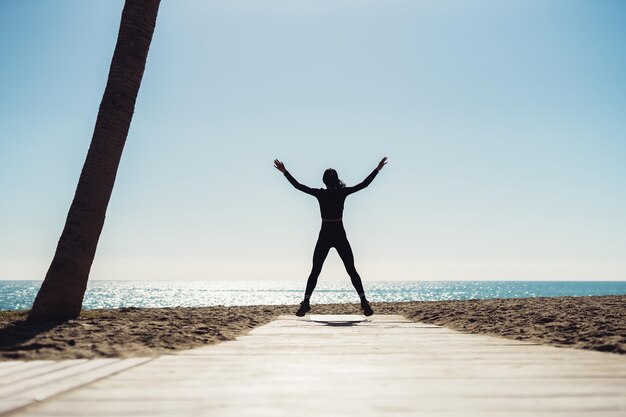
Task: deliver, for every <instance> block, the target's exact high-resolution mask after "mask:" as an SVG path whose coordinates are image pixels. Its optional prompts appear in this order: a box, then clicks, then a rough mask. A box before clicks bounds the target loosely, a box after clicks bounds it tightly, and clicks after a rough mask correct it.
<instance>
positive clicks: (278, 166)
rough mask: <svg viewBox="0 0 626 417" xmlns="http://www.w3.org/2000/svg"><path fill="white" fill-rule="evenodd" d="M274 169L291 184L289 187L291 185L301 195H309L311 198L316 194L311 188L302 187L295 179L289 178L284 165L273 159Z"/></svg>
mask: <svg viewBox="0 0 626 417" xmlns="http://www.w3.org/2000/svg"><path fill="white" fill-rule="evenodd" d="M274 168H276V169H277V170H279V171H280V172H282V173H283V174H284V175H285V177H286V178H287V180H288V181H289V182H290V183H291V185H293V186H294V187H295V188H296V189H298V190H300V191H302V192H303V193H307V194H311V195H313V196H314V195H315V194H316V193H315V190H314V189H313V188H310V187H307V186H306V185H302V184H300V183H299V182H298V181H296V179H295V178H294V177H292V176H291V174H290V173H289V171H287V168H286V167H285V164H283V163H282V162H280V161H279V160H278V159H274Z"/></svg>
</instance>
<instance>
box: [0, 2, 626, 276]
mask: <svg viewBox="0 0 626 417" xmlns="http://www.w3.org/2000/svg"><path fill="white" fill-rule="evenodd" d="M122 7H123V1H112V0H111V1H106V2H104V1H99V2H86V1H82V0H72V1H70V0H58V1H54V2H53V1H33V0H23V1H0V196H1V197H0V279H43V277H44V276H45V273H46V271H47V268H48V266H49V264H50V261H51V260H52V256H53V254H54V250H55V248H56V243H57V241H58V238H59V236H60V233H61V231H62V229H63V225H64V222H65V217H66V215H67V210H68V208H69V205H70V203H71V200H72V198H73V195H74V191H75V188H76V184H77V181H78V177H79V174H80V170H81V168H82V165H83V162H84V158H85V156H86V153H87V149H88V147H89V142H90V140H91V135H92V132H93V127H94V123H95V118H96V115H97V111H98V106H99V103H100V99H101V98H102V93H103V91H104V86H105V83H106V77H107V74H108V68H109V65H110V60H111V56H112V53H113V48H114V46H115V41H116V37H117V31H118V28H119V19H120V14H121V10H122ZM625 18H626V2H623V1H618V0H599V1H588V0H563V1H559V0H555V1H550V2H545V1H543V0H523V1H507V2H501V1H496V0H493V1H471V2H466V1H439V0H437V1H435V0H432V1H426V0H423V1H415V0H408V1H403V0H385V1H380V0H379V1H369V0H359V1H356V0H316V1H309V2H294V1H287V0H267V1H258V0H254V1H252V0H251V1H243V0H202V1H200V0H197V1H191V0H177V1H172V0H164V1H162V4H161V8H160V12H159V16H158V19H157V26H156V31H155V34H154V38H153V42H152V45H151V48H150V53H149V56H148V61H147V65H146V71H145V74H144V78H143V82H142V85H141V89H140V91H139V97H138V100H137V105H136V108H135V115H134V118H133V121H132V125H131V129H130V133H129V136H128V139H127V143H126V148H125V150H124V154H123V156H122V161H121V164H120V168H119V171H118V176H117V181H116V185H115V188H114V190H113V195H112V198H111V201H110V204H109V208H108V212H107V218H106V222H105V225H104V229H103V232H102V235H101V238H100V242H99V245H98V252H97V254H96V259H95V261H94V264H93V267H92V272H91V277H90V279H159V280H186V279H189V280H191V279H193V280H220V281H221V280H233V279H246V280H277V279H281V280H282V279H285V280H294V281H296V282H299V281H302V283H303V284H304V281H305V279H306V277H307V276H308V273H309V270H310V264H311V256H312V252H313V248H314V245H315V240H316V238H317V233H318V229H319V225H320V218H319V217H320V215H319V209H318V206H317V202H316V201H315V199H314V198H312V197H310V196H307V195H305V194H303V193H300V192H298V191H297V190H295V189H294V188H292V187H291V185H290V184H289V183H288V182H287V181H286V180H285V178H284V177H283V176H282V175H281V174H280V173H279V172H278V171H276V170H275V169H274V168H273V166H272V161H273V160H274V159H275V158H279V159H280V160H282V161H284V163H285V165H286V166H287V168H288V169H289V171H290V172H291V173H292V174H293V175H294V177H296V178H297V179H298V180H299V181H300V182H302V183H304V184H307V185H309V186H311V187H322V186H323V184H322V181H321V177H322V173H323V171H324V169H326V168H329V167H333V168H335V169H337V171H338V172H339V175H340V177H341V178H342V179H343V180H344V181H345V182H346V183H347V184H348V185H354V184H356V183H358V182H360V181H361V180H362V179H363V178H365V177H366V176H367V175H368V174H369V173H370V172H371V171H372V169H373V168H374V167H375V166H376V164H377V163H378V161H379V160H380V158H382V157H383V156H387V157H388V158H389V163H388V165H387V167H385V169H384V170H383V171H382V172H381V173H380V174H379V175H378V177H377V178H376V179H375V180H374V182H373V183H372V184H371V185H370V186H369V187H368V188H366V189H365V190H363V191H361V192H359V193H357V194H355V195H353V196H350V197H349V198H348V200H347V201H346V208H345V212H344V224H345V228H346V230H347V233H348V237H349V239H350V241H351V244H352V248H353V251H354V253H355V259H356V266H357V269H358V270H359V272H360V274H361V276H362V278H363V279H364V281H365V282H367V281H370V280H624V279H626V163H625V161H626V133H625V132H626V43H625V42H624V39H626V25H624V24H623V22H624V19H625ZM320 279H321V280H328V281H344V280H346V281H347V280H348V276H347V274H346V273H345V271H344V270H343V267H342V265H341V261H340V260H339V258H338V256H337V255H336V253H334V251H333V252H331V254H330V255H329V257H328V259H327V261H326V264H325V266H324V270H323V272H322V275H321V277H320Z"/></svg>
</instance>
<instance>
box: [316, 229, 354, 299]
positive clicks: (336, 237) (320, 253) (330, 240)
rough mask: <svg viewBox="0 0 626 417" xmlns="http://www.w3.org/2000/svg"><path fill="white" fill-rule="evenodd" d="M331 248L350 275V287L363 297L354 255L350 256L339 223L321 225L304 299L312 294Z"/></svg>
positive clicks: (344, 233) (348, 247) (350, 253)
mask: <svg viewBox="0 0 626 417" xmlns="http://www.w3.org/2000/svg"><path fill="white" fill-rule="evenodd" d="M333 247H334V248H335V249H337V253H338V254H339V257H340V258H341V260H342V261H343V264H344V266H345V267H346V271H347V272H348V275H350V280H351V281H352V285H354V289H355V290H356V292H357V293H358V294H359V296H361V297H364V296H365V290H363V283H362V282H361V277H360V276H359V273H358V272H356V268H355V267H354V255H353V254H352V248H351V247H350V242H348V238H347V237H346V231H345V230H344V228H343V224H342V223H341V222H323V223H322V229H321V230H320V235H319V237H318V238H317V244H316V245H315V250H314V251H313V269H311V275H309V279H308V280H307V283H306V290H305V292H304V295H305V297H310V296H311V294H312V293H313V290H314V289H315V286H316V285H317V277H319V275H320V273H321V272H322V265H323V264H324V260H326V256H327V255H328V251H330V248H333Z"/></svg>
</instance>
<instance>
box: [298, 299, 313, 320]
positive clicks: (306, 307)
mask: <svg viewBox="0 0 626 417" xmlns="http://www.w3.org/2000/svg"><path fill="white" fill-rule="evenodd" d="M309 311H311V304H309V300H308V299H306V300H304V301H302V302H301V303H300V308H299V309H298V311H296V316H298V317H304V315H305V314H306V313H308V312H309Z"/></svg>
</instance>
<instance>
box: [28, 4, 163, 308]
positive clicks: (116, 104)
mask: <svg viewBox="0 0 626 417" xmlns="http://www.w3.org/2000/svg"><path fill="white" fill-rule="evenodd" d="M159 4H160V0H126V3H125V4H124V10H123V11H122V19H121V22H120V31H119V34H118V37H117V44H116V46H115V52H114V53H113V58H112V60H111V68H110V69H109V78H108V80H107V85H106V88H105V90H104V95H103V96H102V102H101V103H100V109H99V111H98V117H97V119H96V126H95V128H94V132H93V137H92V138H91V145H90V147H89V151H88V153H87V158H86V159H85V164H84V165H83V170H82V172H81V174H80V178H79V180H78V186H77V187H76V193H75V194H74V200H73V201H72V205H71V206H70V210H69V213H68V215H67V220H66V221H65V227H64V229H63V233H62V234H61V238H60V239H59V242H58V244H57V249H56V252H55V254H54V258H53V259H52V263H51V265H50V268H49V269H48V273H47V274H46V278H45V279H44V282H43V284H42V286H41V289H40V290H39V293H38V294H37V297H36V298H35V302H34V304H33V308H32V310H31V312H30V316H29V318H31V319H41V318H44V319H62V320H65V319H71V318H75V317H78V315H79V314H80V310H81V307H82V304H83V297H84V295H85V290H86V289H87V280H88V279H89V271H90V269H91V264H92V263H93V259H94V256H95V254H96V246H97V245H98V239H99V238H100V232H101V231H102V226H103V225H104V218H105V214H106V209H107V205H108V204H109V199H110V197H111V192H112V191H113V184H114V183H115V175H116V174H117V168H118V166H119V163H120V158H121V156H122V150H123V149H124V143H125V142H126V137H127V135H128V129H129V128H130V122H131V119H132V117H133V111H134V109H135V101H136V99H137V92H138V91H139V86H140V85H141V78H142V77H143V72H144V68H145V66H146V58H147V56H148V49H149V48H150V42H151V41H152V34H153V33H154V27H155V24H156V18H157V13H158V10H159Z"/></svg>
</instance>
